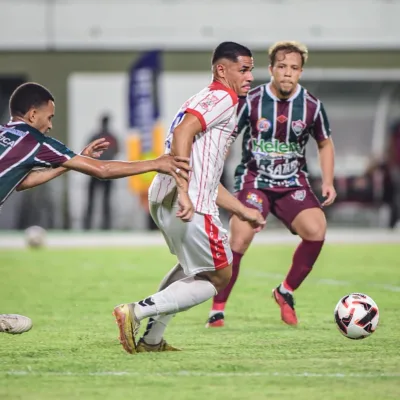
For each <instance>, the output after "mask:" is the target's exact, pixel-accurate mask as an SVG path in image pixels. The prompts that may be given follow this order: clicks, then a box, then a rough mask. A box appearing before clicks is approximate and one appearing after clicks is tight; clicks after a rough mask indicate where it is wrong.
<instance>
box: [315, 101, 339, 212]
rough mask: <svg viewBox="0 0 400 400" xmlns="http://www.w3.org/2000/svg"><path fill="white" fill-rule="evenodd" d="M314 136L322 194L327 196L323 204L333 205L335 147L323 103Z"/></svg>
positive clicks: (316, 120) (334, 192)
mask: <svg viewBox="0 0 400 400" xmlns="http://www.w3.org/2000/svg"><path fill="white" fill-rule="evenodd" d="M314 138H315V140H316V142H317V146H318V153H319V162H320V167H321V173H322V188H321V189H322V196H323V197H324V198H325V200H324V202H323V203H322V206H329V205H331V204H332V203H333V202H334V201H335V198H336V190H335V187H334V185H333V181H334V173H335V148H334V145H333V140H332V137H331V129H330V126H329V121H328V117H327V115H326V112H325V108H324V106H323V104H322V103H321V104H320V110H319V112H318V114H317V117H316V119H315V124H314Z"/></svg>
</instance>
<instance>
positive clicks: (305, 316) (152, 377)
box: [0, 245, 400, 400]
mask: <svg viewBox="0 0 400 400" xmlns="http://www.w3.org/2000/svg"><path fill="white" fill-rule="evenodd" d="M293 250H294V248H293V246H253V247H251V249H250V250H249V252H248V253H247V255H246V256H245V257H244V259H243V262H242V269H241V272H240V276H239V280H238V283H237V285H236V287H235V289H234V291H233V293H232V296H231V298H230V301H229V303H228V307H227V310H226V312H227V313H226V327H225V328H222V329H214V330H213V329H209V330H207V329H205V328H204V325H205V322H206V318H207V316H208V311H209V307H210V301H209V302H207V303H204V304H201V305H200V306H198V307H195V308H193V309H191V310H189V311H186V312H184V313H181V314H179V315H177V316H176V318H174V320H173V321H172V323H171V325H170V327H169V328H168V329H167V332H166V335H165V337H166V339H167V340H168V342H170V343H171V344H172V345H174V346H177V347H180V348H181V349H182V350H183V351H182V352H178V353H152V354H150V353H147V354H138V355H128V354H126V353H125V352H123V350H122V347H121V346H120V345H119V343H118V340H117V336H118V330H117V327H116V325H115V323H114V320H113V317H112V315H111V313H112V310H113V308H114V306H115V305H117V304H119V303H123V302H129V301H135V300H140V299H141V298H143V297H145V296H147V295H150V294H152V293H154V291H155V290H156V289H157V286H158V283H159V282H160V280H161V278H162V277H163V276H164V275H165V273H166V272H167V271H168V270H169V268H170V267H172V266H173V265H174V263H175V258H174V257H173V256H172V255H170V254H169V253H168V251H167V249H166V248H165V247H154V248H146V249H123V250H122V249H118V250H116V249H88V250H50V249H48V250H38V251H34V250H23V251H21V250H18V251H17V250H1V251H0V276H1V286H0V304H1V310H0V312H1V313H19V314H24V315H28V316H29V317H31V318H32V320H33V323H34V327H33V329H32V330H31V331H30V332H28V333H25V334H22V335H19V336H12V335H7V334H0V398H4V399H24V400H25V399H28V400H33V399H35V400H36V399H37V400H50V399H52V400H54V399H74V400H75V399H85V400H86V399H90V400H91V399H96V400H97V399H112V400H118V399H135V400H140V399H146V400H152V399H158V398H160V399H164V400H169V399H171V400H172V399H174V400H180V399H182V400H191V399H193V400H194V399H196V400H198V399H218V400H221V399H241V400H242V399H243V398H249V399H279V400H284V399H293V398H295V399H296V400H303V399H304V400H305V399H307V400H313V399H318V400H319V399H324V400H327V399H351V398H360V399H363V400H367V399H385V400H387V399H399V398H400V350H399V338H400V333H399V332H400V318H399V310H400V259H399V255H400V250H399V248H398V245H341V246H336V245H335V246H334V245H326V246H325V248H324V250H323V252H322V254H321V256H320V258H319V260H318V262H317V265H316V266H315V269H314V271H313V272H312V274H311V275H310V276H309V278H308V279H307V280H306V281H305V283H304V284H303V285H302V286H301V288H300V289H299V290H298V291H297V292H296V296H295V298H296V303H297V304H296V310H297V313H298V317H299V321H300V323H299V326H298V327H297V328H293V327H289V326H286V325H284V324H283V323H282V322H281V321H280V315H279V309H278V307H277V306H276V305H275V303H274V302H273V301H272V299H271V290H272V288H273V287H275V286H276V285H277V284H278V283H279V282H280V281H281V280H282V278H283V276H284V274H286V272H287V269H288V266H289V265H290V262H291V256H292V252H293ZM355 291H357V292H364V293H366V294H368V295H369V296H371V297H372V298H373V299H374V300H375V301H376V302H377V304H378V306H379V309H380V323H379V326H378V329H377V331H376V332H375V333H374V334H373V335H372V336H371V337H369V338H367V339H365V340H361V341H352V340H349V339H346V338H345V337H343V336H342V335H341V334H340V333H339V331H338V330H337V328H336V326H335V324H334V322H333V309H334V307H335V305H336V303H337V302H338V300H339V299H340V298H341V297H342V296H344V295H345V294H348V293H350V292H355ZM143 325H145V324H143ZM143 328H144V326H143Z"/></svg>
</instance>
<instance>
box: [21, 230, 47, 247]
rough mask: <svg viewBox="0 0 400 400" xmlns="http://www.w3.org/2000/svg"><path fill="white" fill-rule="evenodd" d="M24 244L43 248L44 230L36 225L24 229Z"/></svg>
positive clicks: (44, 240) (44, 241)
mask: <svg viewBox="0 0 400 400" xmlns="http://www.w3.org/2000/svg"><path fill="white" fill-rule="evenodd" d="M25 243H26V245H27V246H29V247H35V248H38V247H43V246H44V245H45V243H46V230H45V229H43V228H42V227H41V226H36V225H34V226H30V227H29V228H27V229H25Z"/></svg>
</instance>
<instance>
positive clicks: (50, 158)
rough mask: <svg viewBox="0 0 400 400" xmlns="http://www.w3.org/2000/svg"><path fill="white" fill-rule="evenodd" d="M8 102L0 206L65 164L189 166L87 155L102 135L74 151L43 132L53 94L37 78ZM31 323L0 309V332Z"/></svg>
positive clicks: (1, 137) (104, 169)
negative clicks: (14, 192) (18, 191)
mask: <svg viewBox="0 0 400 400" xmlns="http://www.w3.org/2000/svg"><path fill="white" fill-rule="evenodd" d="M9 105H10V114H11V121H10V122H9V123H8V124H6V125H4V126H2V125H0V208H1V205H2V204H3V203H4V202H5V201H6V200H7V198H8V196H9V195H10V194H11V193H12V192H13V191H14V190H15V189H16V190H25V189H29V188H32V187H34V186H38V185H40V184H43V183H45V182H48V181H49V180H51V179H53V178H56V177H57V176H60V175H61V174H63V173H64V172H66V171H68V170H69V169H72V170H75V171H79V172H83V173H86V174H88V175H91V176H95V177H96V178H99V179H115V178H122V177H127V176H130V175H137V174H141V173H145V172H149V171H157V172H163V173H166V174H170V175H172V176H174V178H177V177H178V175H179V176H180V177H181V178H184V179H187V178H188V175H187V173H186V172H185V171H190V170H191V168H190V167H189V158H185V157H171V156H162V157H159V158H158V159H156V160H148V161H134V162H125V161H101V160H96V159H94V158H90V157H98V156H100V155H101V153H102V151H103V150H105V149H106V148H107V146H108V143H107V142H106V141H105V140H104V139H99V140H95V141H94V142H92V143H90V144H89V145H88V146H87V147H86V148H85V150H84V151H83V152H82V154H83V155H78V154H75V153H74V152H73V151H71V150H70V149H68V148H67V147H66V146H65V145H64V144H63V143H61V142H59V141H58V140H56V139H53V138H51V137H49V136H46V133H47V132H48V131H49V130H50V129H51V128H52V126H53V124H52V118H53V116H54V112H55V104H54V97H53V96H52V94H51V93H50V92H49V91H48V90H47V89H46V88H45V87H43V86H41V85H39V84H37V83H31V82H29V83H25V84H23V85H21V86H19V87H18V88H17V89H16V90H15V91H14V93H13V94H12V95H11V98H10V104H9ZM43 167H44V168H43ZM46 167H51V168H46ZM36 168H40V170H35V169H36ZM31 327H32V321H31V320H30V319H29V318H28V317H25V316H22V315H18V314H0V332H6V333H11V334H15V333H23V332H27V331H29V330H30V329H31Z"/></svg>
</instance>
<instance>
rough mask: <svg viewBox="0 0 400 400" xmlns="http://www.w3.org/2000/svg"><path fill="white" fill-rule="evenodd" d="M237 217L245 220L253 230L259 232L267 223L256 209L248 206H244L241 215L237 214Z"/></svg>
mask: <svg viewBox="0 0 400 400" xmlns="http://www.w3.org/2000/svg"><path fill="white" fill-rule="evenodd" d="M239 218H240V219H241V220H242V221H247V222H248V223H249V224H250V225H251V226H252V228H253V229H254V231H255V232H260V231H261V230H262V229H263V228H264V226H265V224H266V223H267V221H266V220H265V219H264V217H263V216H262V214H261V213H260V212H259V211H258V210H256V209H254V208H249V207H244V210H243V212H242V213H241V215H239Z"/></svg>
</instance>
